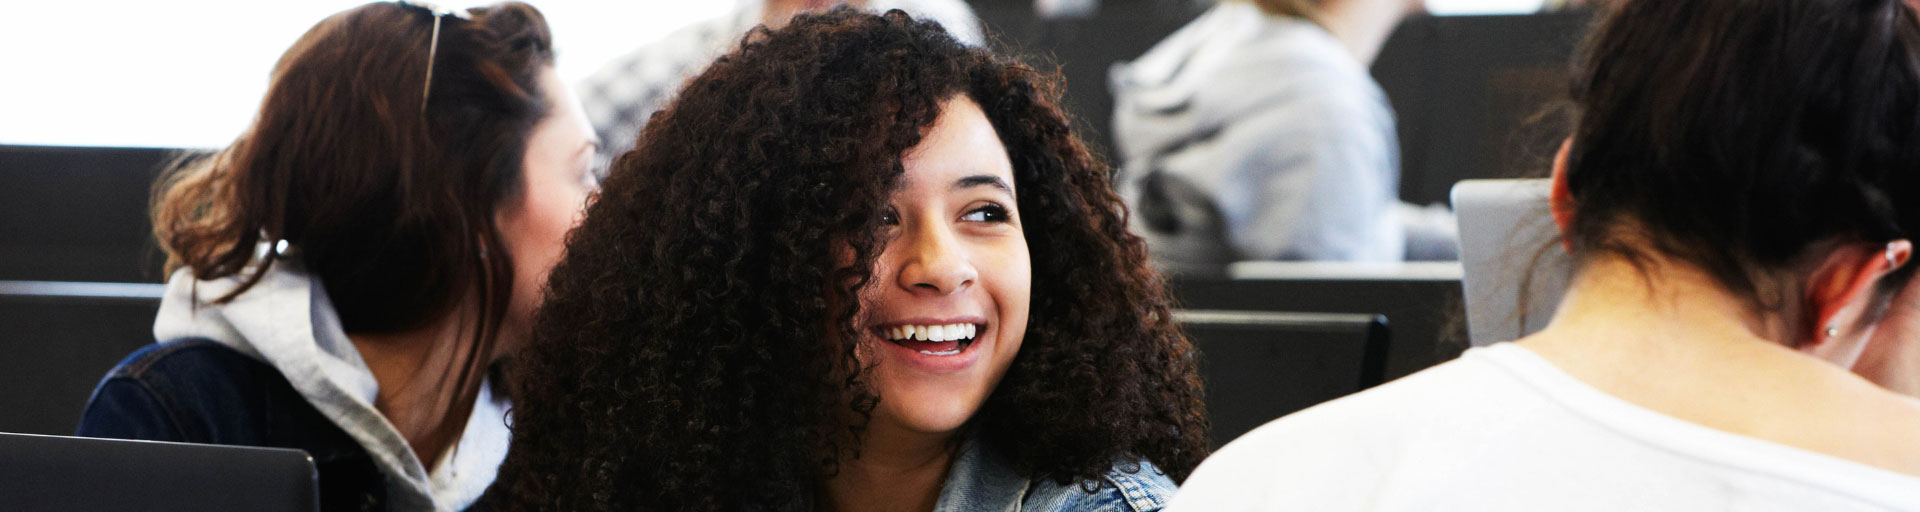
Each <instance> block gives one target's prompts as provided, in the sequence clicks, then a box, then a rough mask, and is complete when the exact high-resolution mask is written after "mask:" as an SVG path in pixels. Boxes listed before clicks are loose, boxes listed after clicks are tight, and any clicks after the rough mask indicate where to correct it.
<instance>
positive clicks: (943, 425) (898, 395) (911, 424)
mask: <svg viewBox="0 0 1920 512" xmlns="http://www.w3.org/2000/svg"><path fill="white" fill-rule="evenodd" d="M876 384H881V385H882V386H884V387H880V388H877V389H876V390H877V391H879V393H880V404H879V406H878V407H875V408H874V421H875V422H880V421H885V422H887V423H890V424H893V425H895V426H897V427H899V428H901V429H903V430H906V431H908V432H915V433H922V434H951V433H954V432H957V431H959V430H960V427H961V426H964V425H966V424H967V420H970V419H973V415H974V414H975V413H977V412H979V411H980V406H981V405H982V404H983V403H984V398H985V397H984V396H981V397H977V398H976V397H973V396H965V395H971V394H972V393H965V392H958V393H957V392H956V390H952V389H945V388H943V387H942V386H933V385H928V384H932V383H926V382H919V383H895V384H906V385H894V386H885V384H887V383H876ZM914 384H920V385H918V386H916V385H914ZM957 395H958V396H957Z"/></svg>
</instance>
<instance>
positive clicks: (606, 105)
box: [579, 0, 984, 159]
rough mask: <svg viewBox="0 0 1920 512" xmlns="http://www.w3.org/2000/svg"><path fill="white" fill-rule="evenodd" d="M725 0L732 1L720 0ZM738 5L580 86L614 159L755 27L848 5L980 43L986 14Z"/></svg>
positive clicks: (958, 0)
mask: <svg viewBox="0 0 1920 512" xmlns="http://www.w3.org/2000/svg"><path fill="white" fill-rule="evenodd" d="M715 1H727V0H715ZM733 1H736V2H737V3H738V5H737V6H736V7H735V8H734V10H733V12H731V13H729V14H726V15H723V16H720V17H717V18H713V19H709V20H706V21H702V22H699V23H696V24H694V25H691V26H688V27H686V28H682V29H680V30H677V31H675V32H673V33H671V34H668V35H667V36H666V37H664V38H661V39H660V40H659V41H655V42H653V43H650V44H647V45H646V46H642V47H640V48H639V49H637V50H634V51H633V52H631V53H628V54H626V55H624V56H621V57H619V58H616V59H614V60H613V62H612V63H609V64H607V65H606V66H603V67H602V68H600V70H599V71H596V72H594V74H593V75H592V76H589V77H587V79H586V81H585V82H584V83H582V84H581V85H580V89H579V90H580V94H581V101H582V102H583V103H584V104H585V105H586V109H587V118H588V119H589V120H591V121H592V122H593V128H594V131H595V132H597V133H598V134H599V136H600V140H602V141H604V143H605V144H606V147H605V148H604V151H602V152H601V154H602V155H604V156H603V158H607V159H611V158H612V157H614V156H618V155H620V154H621V153H625V152H626V151H627V150H628V149H632V148H633V143H634V139H635V138H637V137H638V136H639V135H640V129H641V127H644V126H646V124H647V119H648V118H649V117H652V116H653V113H654V112H658V111H659V110H661V109H662V108H664V107H666V105H667V103H668V102H670V101H672V100H673V98H674V96H675V95H676V94H677V93H679V91H680V87H681V86H683V85H685V84H686V82H687V81H688V80H690V79H692V78H693V77H694V75H698V74H700V71H701V70H703V69H706V67H707V64H709V63H712V62H713V60H714V59H715V58H718V57H720V55H722V54H725V53H727V52H729V51H732V50H733V49H734V47H735V46H738V45H739V44H740V39H741V38H743V37H746V35H747V31H748V30H749V29H752V28H753V27H755V26H760V25H765V26H766V27H767V28H774V29H777V28H780V27H782V26H785V25H786V24H787V20H789V19H791V18H793V16H794V15H796V14H800V13H804V12H810V11H818V10H823V9H826V8H829V7H833V6H836V5H842V4H844V5H850V6H853V7H856V8H862V9H866V10H868V11H871V12H876V13H879V12H886V11H889V10H892V9H900V10H903V11H906V12H907V13H908V14H911V15H913V16H914V17H915V18H919V19H926V20H932V21H935V22H938V23H940V24H941V26H943V27H945V28H946V29H947V32H948V33H950V34H953V37H954V38H956V39H959V40H960V42H962V43H965V44H968V45H973V46H979V45H980V44H981V43H982V41H983V40H984V36H982V35H981V28H980V20H979V19H977V18H975V17H974V15H973V9H971V8H969V7H967V4H966V2H964V1H962V0H733Z"/></svg>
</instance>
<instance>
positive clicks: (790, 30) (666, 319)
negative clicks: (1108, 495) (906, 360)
mask: <svg viewBox="0 0 1920 512" xmlns="http://www.w3.org/2000/svg"><path fill="white" fill-rule="evenodd" d="M1058 91H1059V89H1058V87H1057V85H1055V82H1054V81H1053V78H1052V77H1051V76H1049V75H1045V74H1042V73H1040V72H1036V71H1035V70H1033V69H1032V68H1030V67H1027V66H1024V65H1021V64H1018V63H1015V62H1012V61H1009V60H1005V59H1001V58H997V57H995V56H994V55H992V54H990V53H989V52H987V51H985V50H982V49H977V48H968V47H965V46H962V45H961V44H959V43H957V42H956V41H955V40H954V39H953V38H951V37H950V36H949V35H947V33H946V32H945V31H944V30H942V29H941V28H940V26H939V25H938V24H935V23H932V22H926V21H916V20H914V19H912V18H911V17H909V16H908V15H906V14H904V13H902V12H899V11H894V12H890V13H887V14H886V15H871V14H865V13H861V12H858V11H854V10H851V9H846V8H841V9H836V10H833V11H829V12H826V13H822V14H813V15H803V16H800V17H798V18H796V19H795V20H794V21H793V22H792V23H791V24H790V25H788V26H787V27H786V28H783V29H780V30H776V31H768V30H766V29H764V28H761V29H756V30H755V31H754V32H753V33H751V34H748V35H747V36H746V37H745V38H744V39H743V41H742V43H741V46H740V48H739V49H737V50H736V51H734V52H732V53H731V54H729V55H727V56H724V57H721V58H720V59H719V60H718V61H717V62H715V63H714V64H713V65H712V67H710V68H708V69H707V70H706V72H705V73H703V74H702V75H700V76H699V77H698V78H696V79H694V80H693V81H692V82H690V83H689V84H688V85H687V87H686V88H685V90H684V91H683V92H682V93H681V96H680V98H679V101H678V102H677V103H676V104H675V105H673V106H671V107H669V109H668V110H666V111H663V112H661V113H659V114H657V115H656V117H654V118H653V119H652V121H650V122H649V123H648V124H647V126H646V128H645V129H644V131H643V133H642V134H641V136H640V139H639V141H638V143H637V144H636V146H635V149H634V150H633V151H631V152H629V153H626V154H624V155H622V156H620V157H619V158H618V159H617V160H616V162H615V169H614V171H613V173H612V175H611V177H609V178H608V179H607V181H606V182H605V184H604V185H605V188H604V189H603V190H602V191H601V193H600V196H599V198H598V200H597V201H596V202H595V203H594V204H593V205H592V206H591V207H590V208H589V210H588V213H587V219H586V220H585V221H584V223H583V224H582V225H581V226H580V227H579V228H578V229H577V230H576V231H575V232H574V233H573V234H572V235H571V239H570V241H569V245H568V252H567V256H566V258H565V259H564V261H562V262H561V263H560V264H559V266H558V267H557V268H555V269H554V271H553V274H552V277H551V282H550V284H549V286H550V291H549V296H548V297H549V298H548V300H547V302H546V304H545V306H544V307H543V309H542V310H541V312H540V313H539V314H538V316H537V320H536V322H535V324H536V325H535V328H534V330H535V334H534V339H533V341H532V345H531V346H530V347H528V348H527V349H526V350H524V351H522V352H521V354H522V355H521V356H520V359H517V360H515V361H513V364H514V365H515V366H514V371H513V372H512V374H513V377H512V378H511V379H510V380H511V393H512V397H513V399H514V401H515V411H514V413H513V420H514V421H513V423H514V425H513V430H514V438H513V448H512V451H511V453H510V454H509V455H508V457H507V460H506V462H505V463H504V465H502V466H501V468H500V473H499V479H498V480H497V481H496V483H495V487H494V489H493V490H492V495H490V496H489V497H488V499H487V500H486V502H487V503H488V504H491V505H493V506H498V507H501V508H508V509H542V510H549V509H558V510H576V509H623V510H624V509H642V510H676V511H678V510H763V509H785V508H789V507H795V506H805V505H806V504H808V503H810V502H811V501H812V498H811V497H812V495H813V492H814V490H815V488H816V486H817V485H818V484H819V482H821V481H823V480H824V479H826V478H828V477H829V476H831V475H832V474H834V472H835V471H837V469H838V461H837V456H836V454H839V453H845V452H846V449H847V448H849V447H856V446H858V439H859V436H860V435H861V429H860V427H861V425H859V424H857V423H861V421H853V422H852V423H856V424H853V425H849V424H848V423H849V421H848V418H856V419H857V418H861V417H867V416H868V415H869V413H870V412H871V411H872V408H873V404H874V403H876V400H878V399H879V398H878V397H876V396H874V391H873V390H872V389H871V388H870V387H869V386H868V385H867V384H866V383H865V380H864V375H865V373H864V372H865V371H866V370H867V369H868V368H866V367H863V366H862V365H861V363H860V362H859V361H857V360H856V359H855V357H854V349H855V347H854V346H852V344H851V343H848V342H842V341H836V340H858V339H861V336H860V332H859V331H858V330H857V329H856V327H855V326H854V321H853V320H854V318H855V317H856V315H857V313H858V311H857V310H858V308H859V306H858V301H857V300H856V299H855V297H858V294H857V293H858V291H859V290H860V289H861V288H862V287H863V286H866V284H867V282H868V281H869V280H870V279H871V277H872V276H871V269H872V266H873V262H874V259H875V257H876V255H877V254H878V253H879V249H881V248H882V245H883V244H882V241H880V240H879V239H878V237H879V234H878V233H879V229H880V228H881V224H880V223H881V219H882V213H883V212H884V211H885V208H886V206H887V203H888V197H889V194H890V191H892V190H893V189H894V188H895V187H896V184H897V182H898V181H899V180H900V178H901V175H902V174H903V172H904V171H903V167H902V162H901V157H902V155H903V154H904V153H905V152H906V151H907V150H908V149H909V148H912V147H913V146H915V145H916V144H918V143H919V141H920V139H921V136H922V133H923V130H924V129H926V128H927V127H929V126H931V125H932V124H933V122H934V120H935V118H936V117H938V116H939V114H940V105H941V104H942V102H943V101H944V100H946V99H948V98H952V97H954V96H956V95H965V96H966V97H968V98H970V99H972V100H973V101H974V102H976V103H977V104H979V105H980V106H981V107H982V110H983V111H985V113H986V115H987V117H988V118H989V119H990V121H991V123H992V125H993V127H994V129H995V130H996V131H997V132H998V134H999V136H1000V140H1001V142H1002V143H1003V144H1004V145H1005V147H1006V149H1007V152H1008V156H1009V157H1010V160H1011V162H1012V163H1013V166H1014V178H1015V182H1016V183H1015V187H1016V188H1017V189H1018V190H1019V191H1020V195H1019V199H1018V208H1019V211H1020V212H1019V213H1020V216H1021V217H1022V218H1025V219H1027V221H1026V225H1027V226H1028V228H1029V229H1028V234H1029V237H1028V239H1027V243H1028V245H1029V250H1030V251H1031V256H1032V262H1033V266H1034V269H1033V279H1034V280H1033V284H1032V306H1031V308H1032V309H1031V311H1032V312H1031V315H1030V318H1032V320H1031V322H1030V324H1031V325H1030V326H1029V327H1028V328H1027V333H1026V337H1025V341H1024V342H1023V344H1022V346H1021V349H1020V352H1019V353H1018V355H1017V356H1016V357H1015V359H1014V361H1013V362H1012V364H1011V367H1010V368H1009V369H1008V371H1007V373H1006V375H1005V377H1004V378H1003V380H1002V381H1001V382H1000V383H999V385H998V387H997V388H996V389H995V390H994V392H993V394H992V395H991V396H990V397H989V398H988V399H987V401H986V403H985V404H984V405H983V406H982V408H981V410H980V411H979V412H978V413H976V414H975V416H974V417H973V419H972V420H970V421H969V424H968V426H967V427H965V428H966V429H968V432H967V435H970V436H976V437H978V438H980V439H982V440H984V441H985V442H986V443H987V445H988V446H991V447H993V448H994V449H996V450H998V451H999V453H1001V454H1003V455H1004V456H1005V457H1006V458H1007V459H1008V460H1010V461H1011V462H1012V463H1013V464H1014V465H1015V466H1016V467H1017V468H1019V469H1020V470H1022V471H1024V472H1026V473H1027V474H1029V475H1030V476H1031V477H1032V478H1036V479H1051V480H1054V481H1057V482H1059V483H1061V484H1063V485H1065V484H1073V483H1078V484H1079V485H1082V486H1083V487H1088V486H1097V485H1099V484H1098V481H1097V479H1098V478H1099V476H1100V475H1102V474H1103V473H1105V472H1106V471H1108V470H1109V468H1111V467H1113V466H1114V464H1116V463H1119V464H1122V465H1126V464H1127V463H1129V462H1132V461H1138V460H1146V461H1149V462H1151V463H1153V464H1154V465H1156V466H1158V467H1160V468H1162V470H1163V471H1165V472H1166V473H1167V474H1168V475H1170V476H1171V477H1172V478H1173V479H1174V480H1183V479H1185V477H1186V475H1187V474H1189V473H1190V472H1191V471H1192V470H1193V468H1194V466H1196V465H1198V464H1199V462H1200V460H1201V459H1202V458H1204V457H1205V456H1206V454H1207V441H1206V432H1207V423H1206V419H1205V414H1204V409H1203V406H1202V403H1201V397H1202V393H1201V387H1200V380H1199V377H1198V372H1197V370H1196V368H1195V352H1194V349H1193V348H1192V346H1191V344H1190V343H1188V341H1187V340H1186V339H1185V338H1184V337H1183V336H1182V335H1181V334H1180V333H1179V331H1178V330H1177V329H1176V328H1175V326H1174V324H1173V323H1172V315H1171V313H1170V311H1171V309H1170V299H1169V298H1168V295H1167V292H1166V289H1165V285H1164V283H1163V281H1162V279H1161V278H1160V277H1159V276H1158V275H1157V274H1156V273H1155V272H1154V271H1152V270H1151V269H1150V268H1149V267H1148V265H1147V253H1146V248H1145V246H1144V245H1143V244H1142V242H1141V241H1140V240H1139V239H1138V238H1136V237H1135V236H1133V235H1131V234H1129V233H1128V232H1127V229H1126V225H1127V210H1126V208H1125V207H1124V206H1123V205H1122V204H1121V202H1120V200H1119V198H1118V196H1116V195H1115V194H1114V192H1113V191H1112V188H1111V186H1112V184H1111V181H1112V176H1111V169H1110V168H1109V167H1107V166H1105V165H1103V164H1102V163H1101V162H1099V161H1098V160H1097V159H1096V158H1095V157H1094V156H1093V155H1092V154H1091V153H1089V151H1088V150H1087V148H1086V146H1085V144H1083V143H1082V142H1081V141H1080V140H1079V139H1078V138H1076V137H1075V136H1074V134H1073V132H1072V130H1071V129H1070V128H1069V124H1070V121H1069V119H1068V117H1067V116H1066V115H1065V114H1064V113H1063V112H1062V111H1061V110H1060V108H1059V106H1058ZM849 254H850V255H851V256H852V257H851V261H852V264H851V265H848V264H847V261H848V256H849ZM848 411H852V412H854V413H857V414H848Z"/></svg>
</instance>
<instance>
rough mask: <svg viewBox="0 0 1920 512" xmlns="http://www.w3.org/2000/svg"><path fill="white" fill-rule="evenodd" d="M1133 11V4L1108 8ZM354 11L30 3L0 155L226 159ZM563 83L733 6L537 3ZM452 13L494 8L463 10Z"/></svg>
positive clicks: (1489, 1) (306, 4)
mask: <svg viewBox="0 0 1920 512" xmlns="http://www.w3.org/2000/svg"><path fill="white" fill-rule="evenodd" d="M1104 1H1131V0H1104ZM362 3H365V2H364V1H357V0H274V1H260V0H178V1H165V2H157V1H151V0H98V1H89V2H75V1H27V2H15V4H17V5H11V6H9V7H8V13H7V15H6V16H0V48H6V49H7V50H6V51H0V69H5V70H8V77H7V80H6V81H5V83H4V85H0V87H3V89H0V144H46V145H76V146H156V147H195V148H211V147H220V146H225V145H226V144H227V143H229V142H231V141H232V140H233V138H234V137H235V136H237V135H239V134H240V132H241V130H243V129H245V128H246V125H247V123H248V122H249V121H250V120H251V119H252V118H253V114H254V111H255V110H256V109H257V108H259V104H260V97H261V95H263V94H265V93H266V86H267V73H268V72H269V71H271V69H272V67H273V62H274V60H276V59H278V58H279V56H280V53H281V52H283V51H285V50H286V48H287V46H289V45H291V44H293V41H294V39H297V38H299V37H300V34H302V33H304V32H306V30H307V29H308V28H309V27H312V26H313V24H314V23H316V22H318V21H320V19H321V18H325V17H326V16H328V15H331V14H333V13H335V12H339V11H341V10H345V9H348V8H351V7H353V6H356V5H360V4H362ZM532 3H533V4H535V5H536V6H538V7H539V8H540V10H541V12H542V13H544V14H546V16H547V21H548V23H549V24H551V25H552V28H553V33H554V46H555V51H556V52H557V53H558V54H559V57H558V58H559V70H560V74H561V76H562V77H565V78H566V79H567V81H568V82H569V83H578V82H579V81H580V80H581V79H583V78H585V77H586V76H587V75H588V74H591V73H592V72H594V71H595V70H597V69H598V68H599V67H600V66H601V65H603V64H605V63H607V62H609V61H611V60H613V59H614V58H616V57H618V56H620V55H622V54H624V53H626V52H628V51H630V50H632V49H633V48H636V47H638V46H640V45H642V44H645V43H648V42H652V41H653V40H655V39H658V38H660V37H662V36H665V35H666V34H668V33H670V32H671V31H673V30H674V29H676V28H679V27H681V26H684V25H686V24H689V23H693V22H695V21H699V20H703V19H708V18H712V17H715V16H721V15H724V14H725V13H727V12H728V11H730V10H731V9H733V8H734V7H735V6H736V5H737V2H736V1H735V0H698V1H686V0H535V1H533V2H532ZM443 4H444V5H467V6H473V5H484V4H485V2H466V1H461V0H454V1H449V2H443ZM1541 4H1542V0H1428V8H1429V9H1430V10H1431V11H1433V12H1434V13H1435V14H1488V13H1521V12H1532V11H1535V10H1538V9H1539V8H1540V5H1541Z"/></svg>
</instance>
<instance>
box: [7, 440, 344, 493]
mask: <svg viewBox="0 0 1920 512" xmlns="http://www.w3.org/2000/svg"><path fill="white" fill-rule="evenodd" d="M318 478H319V477H318V474H317V473H315V471H314V466H313V459H312V458H311V457H308V456H307V453H306V452H303V451H300V450H291V449H284V448H258V447H247V446H222V445H206V444H186V443H162V442H155V441H129V440H123V439H92V438H84V437H65V436H41V435H30V434H6V433H0V504H4V505H0V508H5V509H6V510H11V511H22V512H26V511H41V510H49V511H51V510H63V511H64V510H146V511H169V510H276V511H278V510H285V511H311V510H317V509H318V508H319V500H320V497H319V496H320V495H319V483H318Z"/></svg>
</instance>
